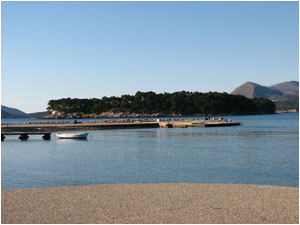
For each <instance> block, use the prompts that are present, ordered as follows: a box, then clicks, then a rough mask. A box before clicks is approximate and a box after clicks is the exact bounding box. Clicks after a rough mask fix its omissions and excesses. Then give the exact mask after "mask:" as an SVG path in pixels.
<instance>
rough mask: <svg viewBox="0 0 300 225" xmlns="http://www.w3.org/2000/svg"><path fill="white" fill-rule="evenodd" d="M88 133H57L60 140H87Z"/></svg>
mask: <svg viewBox="0 0 300 225" xmlns="http://www.w3.org/2000/svg"><path fill="white" fill-rule="evenodd" d="M88 134H89V133H57V134H56V137H58V138H60V139H87V136H88Z"/></svg>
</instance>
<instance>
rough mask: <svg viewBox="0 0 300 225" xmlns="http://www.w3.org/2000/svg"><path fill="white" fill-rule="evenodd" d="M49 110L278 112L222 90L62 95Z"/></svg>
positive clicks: (258, 101)
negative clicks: (72, 97)
mask: <svg viewBox="0 0 300 225" xmlns="http://www.w3.org/2000/svg"><path fill="white" fill-rule="evenodd" d="M47 109H48V110H57V111H60V112H65V113H72V112H82V113H86V114H87V113H101V112H107V111H114V112H120V111H123V112H133V113H165V114H170V113H177V114H182V115H192V114H239V115H241V114H260V113H274V111H275V104H274V103H273V102H272V101H270V100H268V99H264V98H254V99H249V98H246V97H244V96H242V95H231V94H228V93H218V92H208V93H201V92H186V91H181V92H174V93H171V94H170V93H163V94H156V93H154V92H152V91H149V92H140V91H138V92H137V93H136V94H135V95H122V96H121V97H115V96H112V97H103V98H102V99H97V98H92V99H78V98H74V99H71V98H62V99H58V100H50V101H49V102H48V108H47Z"/></svg>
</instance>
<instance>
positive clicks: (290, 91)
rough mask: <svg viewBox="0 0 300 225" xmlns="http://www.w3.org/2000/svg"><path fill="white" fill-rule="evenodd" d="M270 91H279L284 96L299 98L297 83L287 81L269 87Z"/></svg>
mask: <svg viewBox="0 0 300 225" xmlns="http://www.w3.org/2000/svg"><path fill="white" fill-rule="evenodd" d="M270 88H271V89H273V90H277V91H281V92H282V93H283V94H285V95H297V96H299V82H298V81H288V82H283V83H279V84H274V85H272V86H270Z"/></svg>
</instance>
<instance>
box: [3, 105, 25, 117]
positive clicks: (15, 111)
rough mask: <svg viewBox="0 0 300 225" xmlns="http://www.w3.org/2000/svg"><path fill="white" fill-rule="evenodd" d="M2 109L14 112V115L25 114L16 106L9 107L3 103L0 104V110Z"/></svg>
mask: <svg viewBox="0 0 300 225" xmlns="http://www.w3.org/2000/svg"><path fill="white" fill-rule="evenodd" d="M2 111H4V112H6V113H9V114H14V115H26V113H24V112H23V111H21V110H19V109H16V108H10V107H7V106H4V105H1V112H2Z"/></svg>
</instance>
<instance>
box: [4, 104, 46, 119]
mask: <svg viewBox="0 0 300 225" xmlns="http://www.w3.org/2000/svg"><path fill="white" fill-rule="evenodd" d="M47 114H48V112H47V111H46V112H36V113H24V112H23V111H21V110H19V109H16V108H11V107H7V106H4V105H1V118H3V119H4V118H38V117H39V116H43V115H47Z"/></svg>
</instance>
